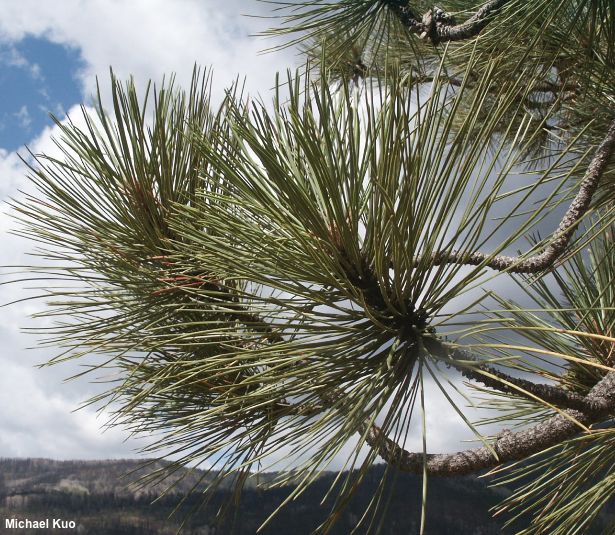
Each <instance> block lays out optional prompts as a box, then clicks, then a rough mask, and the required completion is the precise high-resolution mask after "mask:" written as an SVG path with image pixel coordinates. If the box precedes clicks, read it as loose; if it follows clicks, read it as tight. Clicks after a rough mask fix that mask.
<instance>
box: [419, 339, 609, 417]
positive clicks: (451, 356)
mask: <svg viewBox="0 0 615 535" xmlns="http://www.w3.org/2000/svg"><path fill="white" fill-rule="evenodd" d="M426 342H427V343H426V344H425V345H426V347H428V349H429V351H430V352H431V353H432V354H433V355H434V356H437V357H438V358H440V359H441V360H442V361H443V362H444V363H445V364H447V365H449V366H452V367H453V368H455V369H456V370H458V371H459V372H460V373H461V375H462V376H463V377H466V378H467V379H470V380H471V381H474V382H478V383H482V384H484V385H485V386H487V387H488V388H492V389H493V390H497V391H499V392H505V393H509V394H515V395H516V396H520V397H525V398H527V399H530V400H536V399H537V398H538V399H539V400H542V401H544V402H546V403H549V404H551V405H553V406H555V407H558V408H561V409H573V410H577V411H581V412H588V411H589V412H592V411H596V410H601V409H603V408H604V407H603V405H600V404H599V403H598V401H597V400H596V399H594V398H591V397H589V396H582V395H580V394H577V393H575V392H570V391H568V390H564V389H563V388H560V387H558V386H555V385H548V384H541V383H534V382H533V381H529V380H528V379H523V378H520V377H513V376H512V375H509V374H507V373H504V372H502V371H500V370H498V369H497V368H495V367H493V366H490V365H489V364H486V363H484V362H482V361H481V359H480V358H479V357H478V356H476V355H474V354H472V353H470V352H469V351H467V350H464V349H459V348H453V349H449V348H447V347H446V346H445V345H444V344H442V342H440V341H439V340H437V339H427V340H426ZM464 361H465V362H464Z"/></svg>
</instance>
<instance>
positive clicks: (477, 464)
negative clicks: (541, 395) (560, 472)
mask: <svg viewBox="0 0 615 535" xmlns="http://www.w3.org/2000/svg"><path fill="white" fill-rule="evenodd" d="M587 399H588V401H589V403H590V404H592V403H594V402H595V403H596V406H597V407H598V406H599V407H601V408H600V409H595V410H587V411H585V412H581V411H576V410H568V411H566V414H557V415H555V416H553V417H552V418H550V419H548V420H546V421H544V422H541V423H539V424H538V425H535V426H533V427H530V428H529V429H524V430H523V431H519V432H517V433H512V432H511V431H509V430H504V431H503V432H502V433H500V434H499V435H498V437H497V439H496V440H495V441H494V442H493V443H492V444H491V449H490V448H488V447H486V446H481V447H478V448H472V449H468V450H465V451H461V452H457V453H447V454H427V455H426V456H425V459H424V455H423V453H422V452H420V453H419V452H408V451H406V450H404V449H403V448H402V447H400V446H399V445H398V444H397V443H396V442H394V441H393V440H391V439H390V438H388V437H385V436H384V434H383V432H382V430H381V429H380V428H379V427H378V426H376V425H373V424H372V425H371V426H370V425H369V423H368V421H366V422H365V423H364V424H363V426H362V428H361V432H362V433H366V442H367V443H368V444H369V445H370V446H371V447H372V448H374V449H376V451H377V452H378V454H379V455H380V457H381V458H382V459H383V460H384V461H385V462H387V463H388V464H390V465H391V466H394V467H395V468H397V469H399V470H402V471H404V472H411V473H413V474H416V475H423V473H424V467H423V462H424V461H425V462H426V471H427V475H428V476H432V477H452V476H461V475H467V474H471V473H474V472H479V471H481V470H488V469H491V468H495V467H496V466H499V465H501V464H504V463H507V462H511V461H518V460H521V459H526V458H528V457H529V456H531V455H533V454H535V453H538V452H541V451H544V450H546V449H548V448H550V447H552V446H556V445H557V444H560V443H562V442H563V441H565V440H567V439H570V438H573V437H575V436H576V435H578V434H579V433H580V432H582V427H580V425H581V426H586V427H588V426H590V425H592V424H595V423H599V422H600V421H601V420H603V419H604V418H606V417H608V416H609V415H610V414H613V412H614V411H615V372H609V373H608V374H607V375H606V376H605V377H604V379H602V381H600V382H599V383H598V384H597V385H596V386H595V387H594V388H593V389H592V390H591V392H590V393H589V394H588V395H587ZM579 424H580V425H579ZM492 450H493V451H492ZM493 452H495V455H494V453H493Z"/></svg>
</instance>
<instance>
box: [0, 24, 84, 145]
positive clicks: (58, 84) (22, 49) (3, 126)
mask: <svg viewBox="0 0 615 535" xmlns="http://www.w3.org/2000/svg"><path fill="white" fill-rule="evenodd" d="M84 65H85V62H84V60H83V59H82V57H81V53H80V50H79V49H78V48H77V47H71V46H67V45H63V44H58V43H52V42H50V41H49V40H48V39H45V38H43V37H34V36H28V37H25V38H24V39H22V40H20V41H18V42H16V43H14V44H13V43H2V44H0V102H2V111H1V112H0V147H2V148H4V149H6V150H8V151H13V150H17V149H18V148H19V147H21V146H22V145H23V144H24V143H26V142H27V141H28V140H30V139H31V138H32V137H33V136H34V135H36V134H37V133H39V132H41V131H42V130H43V129H44V128H45V127H46V126H51V125H52V124H53V122H52V120H51V118H50V117H49V113H53V114H54V115H55V116H56V117H59V118H63V115H64V113H65V111H66V110H68V109H70V108H71V107H72V106H74V105H75V104H79V103H81V102H82V87H81V82H80V81H79V79H78V74H79V71H80V70H81V69H83V67H84Z"/></svg>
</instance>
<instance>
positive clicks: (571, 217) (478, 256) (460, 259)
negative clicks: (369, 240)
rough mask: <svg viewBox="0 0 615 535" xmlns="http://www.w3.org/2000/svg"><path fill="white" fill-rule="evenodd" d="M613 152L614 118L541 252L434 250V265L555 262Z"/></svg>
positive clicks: (515, 269)
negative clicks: (493, 254) (447, 251)
mask: <svg viewBox="0 0 615 535" xmlns="http://www.w3.org/2000/svg"><path fill="white" fill-rule="evenodd" d="M613 152H615V121H613V123H612V124H611V126H610V128H609V131H608V133H607V135H606V137H605V138H604V140H603V141H602V143H601V144H600V146H599V147H598V149H597V150H596V153H595V154H594V157H593V159H592V161H591V163H590V164H589V166H588V168H587V171H586V173H585V177H584V178H583V181H582V182H581V186H580V188H579V192H578V193H577V195H576V197H575V198H574V200H573V201H572V203H571V204H570V206H569V208H568V211H567V212H566V215H564V218H563V219H562V221H561V222H560V224H559V227H558V228H557V230H556V231H555V232H554V233H553V236H554V240H553V241H552V243H551V244H550V245H549V246H548V247H547V248H546V249H545V250H544V251H543V252H542V253H540V254H538V255H535V256H532V257H530V258H524V257H522V256H504V255H496V256H492V255H488V254H485V253H480V252H475V253H465V252H459V251H452V252H451V253H432V255H431V256H432V261H433V263H434V265H438V264H445V263H446V264H454V263H458V264H463V265H468V266H479V265H484V266H486V267H489V268H491V269H494V270H496V271H508V272H509V273H538V272H540V271H543V270H545V269H547V268H548V267H550V266H552V265H553V263H554V262H555V261H556V260H557V259H558V258H559V257H560V256H561V255H562V254H563V253H564V251H565V250H566V247H567V246H568V244H569V243H570V239H571V238H572V234H573V232H574V230H575V228H576V226H577V225H578V223H579V222H580V221H581V219H582V218H583V216H584V215H585V214H586V213H587V210H588V209H589V205H590V203H591V200H592V197H593V195H594V193H595V192H596V190H597V189H598V185H599V183H600V179H601V178H602V175H603V174H604V171H605V169H606V167H607V165H608V164H609V162H610V160H611V157H612V155H613ZM420 260H421V258H420V257H417V258H416V261H417V262H419V261H420Z"/></svg>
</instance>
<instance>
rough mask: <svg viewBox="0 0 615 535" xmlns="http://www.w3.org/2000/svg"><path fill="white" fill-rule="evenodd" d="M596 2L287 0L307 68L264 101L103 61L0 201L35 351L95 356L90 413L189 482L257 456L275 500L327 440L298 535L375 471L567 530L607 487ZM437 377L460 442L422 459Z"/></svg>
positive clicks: (604, 79) (601, 7)
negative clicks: (44, 324)
mask: <svg viewBox="0 0 615 535" xmlns="http://www.w3.org/2000/svg"><path fill="white" fill-rule="evenodd" d="M614 10H615V5H614V4H613V2H612V1H611V0H591V1H590V0H531V1H530V0H490V1H488V2H486V3H484V4H481V2H476V1H472V0H457V1H452V0H451V1H446V2H445V1H444V0H443V1H442V5H441V6H440V7H433V6H431V5H427V4H425V3H424V2H409V3H408V2H405V1H404V0H337V1H331V2H323V1H319V0H307V1H305V2H302V3H293V4H288V5H287V4H281V5H280V9H279V10H278V11H277V12H276V13H277V14H278V15H279V16H280V17H281V19H280V21H279V23H278V24H277V27H276V28H275V29H273V30H271V33H272V34H276V35H280V34H281V35H286V36H288V41H287V42H288V45H300V46H302V47H303V50H304V52H305V57H306V68H305V69H304V70H303V71H301V72H300V73H298V74H297V75H293V76H289V77H288V79H287V80H285V81H283V82H279V83H278V84H277V90H276V93H275V97H274V99H273V103H269V102H266V103H265V102H259V101H254V100H250V99H248V98H245V97H244V96H243V95H242V94H241V91H240V90H239V89H238V88H232V89H231V90H229V92H228V94H227V97H226V99H225V101H224V102H223V103H222V104H221V105H220V106H215V107H214V106H213V105H212V104H211V101H210V98H209V88H210V78H209V76H208V75H205V74H201V73H200V72H196V73H195V76H194V79H193V83H192V85H191V87H190V88H189V90H188V91H187V92H182V91H180V90H178V89H176V88H175V87H174V84H173V82H170V83H167V84H166V85H164V84H163V86H162V87H159V88H158V89H154V90H153V94H150V95H149V96H146V97H144V98H141V97H139V95H138V94H137V91H136V90H135V87H134V85H133V83H132V82H128V83H126V84H123V83H121V82H120V81H118V80H116V79H115V78H113V79H112V88H113V102H112V107H111V108H110V109H109V112H108V113H107V112H106V111H105V108H104V104H103V103H102V102H101V101H100V98H98V100H97V104H96V116H95V117H90V116H88V115H87V114H86V120H87V126H86V128H83V129H80V128H78V127H77V126H76V125H74V124H72V123H70V122H69V123H61V122H59V121H58V126H59V127H60V128H61V130H62V134H63V137H62V139H61V140H60V141H59V145H60V147H61V148H62V149H63V151H64V159H57V158H51V157H47V156H45V155H41V156H37V158H36V163H35V164H33V165H32V167H31V178H32V180H33V181H34V182H35V184H36V186H37V187H38V190H39V192H40V194H39V197H38V198H37V199H30V200H28V201H24V202H20V203H16V208H17V210H18V211H19V213H20V216H19V217H20V219H21V220H22V222H23V227H22V228H23V231H22V233H23V235H25V236H27V237H29V238H32V239H34V240H37V241H38V242H40V243H42V244H43V246H44V250H43V251H42V252H40V254H41V255H43V256H44V257H45V258H46V259H47V260H52V261H55V262H56V263H57V266H59V267H54V268H52V272H53V273H54V274H56V275H57V276H58V277H59V278H61V279H68V280H69V281H71V284H70V285H68V286H67V287H65V288H62V289H59V288H53V287H52V288H50V289H49V292H48V293H47V294H46V296H45V297H46V298H47V299H48V300H49V301H50V305H51V308H50V309H49V310H48V311H47V312H46V313H45V314H48V315H60V316H61V318H66V317H69V318H70V320H67V321H64V323H62V324H60V325H59V326H57V327H54V330H53V333H52V334H51V336H50V337H49V340H48V342H49V343H51V344H54V345H59V346H61V347H62V348H63V352H62V353H61V354H60V355H59V356H58V357H57V358H56V359H54V361H52V362H60V361H62V360H66V359H73V358H79V357H82V356H84V355H86V354H95V355H98V358H99V359H100V366H99V367H100V368H105V369H107V368H109V369H110V371H109V373H115V375H112V376H111V377H110V379H109V380H110V381H112V383H111V387H110V390H109V392H108V393H107V394H106V396H107V397H108V399H110V400H112V401H113V402H114V403H115V405H112V406H116V407H118V408H117V409H116V411H115V413H114V416H113V420H112V423H113V424H121V425H124V426H128V427H129V428H130V429H132V430H134V431H135V432H148V433H149V432H161V433H162V434H161V435H160V438H159V440H158V441H157V442H156V444H154V445H153V446H151V447H148V448H146V450H147V451H156V450H157V449H162V450H165V451H168V448H171V449H173V450H174V451H176V452H178V453H180V454H182V457H181V460H179V461H176V462H174V463H173V464H172V465H170V470H172V469H173V468H177V467H179V466H183V465H187V464H189V463H192V464H196V465H198V463H202V462H203V461H208V462H210V463H211V464H212V466H213V470H219V472H215V477H214V479H213V482H212V483H211V485H210V487H209V490H210V491H212V492H213V490H215V489H217V488H218V487H219V486H220V485H223V486H224V487H225V488H226V485H227V484H228V482H229V481H230V484H231V487H232V488H233V489H234V494H233V495H234V496H239V494H240V493H241V489H242V486H243V485H244V483H245V481H246V479H247V478H248V477H249V475H250V473H251V472H253V471H259V470H260V471H264V470H270V469H277V470H281V472H280V473H279V476H278V477H277V478H276V479H274V480H273V481H267V484H268V485H283V484H286V483H294V484H296V485H297V486H296V488H295V490H294V491H293V492H292V494H291V495H290V496H289V499H292V498H293V497H294V496H295V495H297V494H298V493H300V492H302V491H303V490H304V489H305V488H306V487H307V486H308V485H309V484H310V483H311V482H313V481H314V480H315V478H317V477H318V476H319V473H320V472H321V471H322V470H324V469H325V468H326V467H327V466H328V465H329V464H330V463H331V462H332V460H333V458H334V457H336V455H338V454H339V453H340V452H341V451H342V448H345V449H344V450H343V451H344V452H345V455H346V458H347V462H346V465H345V466H346V468H347V469H353V470H350V471H348V472H346V473H345V474H344V475H340V478H339V481H338V485H337V486H336V487H335V492H336V496H337V498H336V499H335V502H334V505H333V507H332V510H331V514H330V516H329V518H328V520H327V521H326V522H325V523H324V524H323V525H322V526H321V529H322V530H323V531H326V530H327V529H328V528H330V527H331V525H332V524H333V523H334V522H335V520H336V518H337V517H338V516H339V514H340V512H341V511H342V510H343V508H344V506H345V504H346V503H347V501H348V499H349V498H350V496H351V495H352V491H353V489H354V488H355V487H356V485H357V484H359V483H360V481H361V480H362V478H363V476H364V475H365V474H366V471H367V470H368V469H369V467H370V466H371V465H372V464H373V463H375V462H381V461H384V462H385V463H386V464H387V465H388V467H389V469H388V470H387V471H385V476H384V477H385V478H386V477H394V472H395V470H402V471H409V472H412V473H415V474H419V475H422V476H424V481H425V488H426V485H427V481H428V478H429V477H434V476H435V477H441V476H447V477H448V476H456V475H462V474H469V473H475V472H479V471H482V470H487V469H494V468H496V467H500V469H501V470H502V474H503V476H502V477H503V481H505V482H506V481H508V482H510V481H513V482H514V481H517V480H519V481H520V483H519V485H518V489H517V490H516V491H515V492H514V493H513V494H512V495H511V496H510V497H509V498H507V499H506V500H505V501H504V503H503V504H502V508H503V509H508V510H510V511H513V512H518V513H519V514H524V513H529V514H530V515H532V523H531V525H530V526H529V527H527V528H525V529H523V531H521V533H524V534H534V533H535V534H538V533H551V534H560V533H561V534H569V533H584V532H585V531H586V530H587V529H589V527H590V526H591V525H592V523H593V522H594V520H595V519H596V517H597V515H598V514H599V512H600V510H601V508H602V507H603V506H604V505H605V503H606V501H607V500H608V499H609V498H610V497H611V495H612V494H613V492H614V489H615V485H614V484H613V482H614V480H615V470H614V469H613V457H614V456H615V447H613V444H614V440H613V439H614V438H615V436H614V432H615V429H614V428H613V424H612V419H613V416H614V415H615V371H613V370H612V366H613V363H614V361H615V358H614V357H613V354H614V348H615V345H614V344H615V329H614V327H615V236H614V235H615V233H614V230H615V229H614V227H613V219H614V215H615V212H614V211H613V201H612V199H613V195H614V192H615V166H613V165H612V164H610V162H611V161H612V160H613V158H612V154H613V151H614V150H615V122H614V119H615V17H614ZM99 97H100V95H99ZM148 102H149V106H151V107H152V109H151V110H150V109H149V106H148V104H147V103H148ZM33 269H34V268H33ZM48 271H49V269H48V268H38V270H37V272H38V273H41V274H42V275H41V276H45V277H47V276H48V275H49V273H48ZM461 379H463V380H464V381H467V383H468V384H469V386H468V387H467V388H466V387H462V386H460V385H461ZM434 392H440V393H441V394H442V395H444V397H445V398H446V399H447V400H448V402H449V403H450V404H451V406H452V407H453V408H454V410H456V411H457V412H458V413H459V415H460V417H461V418H463V420H464V421H465V422H466V423H467V425H468V426H469V428H470V429H471V430H472V431H473V433H474V434H475V436H476V437H477V440H478V441H479V445H478V446H472V447H471V448H470V449H466V450H464V451H460V452H459V453H453V454H434V453H432V452H430V451H428V449H427V441H428V435H427V426H426V423H425V422H426V414H429V411H430V397H431V396H432V395H433V393H434ZM460 395H461V396H462V397H463V398H465V399H467V400H468V401H469V402H470V403H472V404H474V403H475V401H474V400H475V399H476V398H477V397H479V398H482V399H483V400H484V406H486V407H487V408H490V409H493V411H494V412H493V414H494V416H493V417H491V418H486V419H484V420H483V421H480V422H478V423H476V422H475V423H472V422H471V421H470V419H469V418H470V416H468V415H466V414H465V413H464V410H463V408H461V407H459V406H458V401H456V400H458V399H459V396H460ZM417 421H418V422H419V425H418V428H419V429H420V428H422V432H423V445H424V447H423V451H417V452H412V451H409V450H408V448H407V446H406V443H407V442H409V440H410V438H411V437H410V436H409V433H410V426H411V422H412V423H414V422H417ZM482 423H500V424H502V425H506V426H508V427H511V428H512V430H509V429H503V431H501V432H500V433H499V434H497V435H495V436H484V435H483V434H482V433H481V431H480V426H479V425H478V424H482ZM415 428H416V426H415V427H413V429H415ZM518 461H524V462H523V463H522V464H519V465H518V466H517V467H516V468H515V463H516V462H518ZM271 463H273V464H271ZM511 466H512V468H511ZM383 486H384V485H381V488H383ZM385 502H386V499H385V497H382V496H381V493H377V494H376V495H375V496H374V500H373V501H372V503H371V504H370V506H369V509H368V511H367V513H366V516H365V517H364V518H363V519H362V520H361V522H362V523H363V525H364V526H371V527H372V528H373V529H374V530H377V528H378V526H379V522H380V521H381V513H382V511H383V510H384V509H386V505H385ZM228 503H230V501H229V502H228ZM222 512H224V510H223V511H222ZM423 528H424V526H423ZM614 530H615V522H614V523H612V524H611V525H610V526H609V527H608V528H607V530H606V531H605V533H613V531H614Z"/></svg>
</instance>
